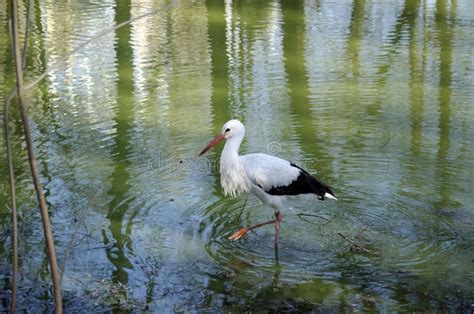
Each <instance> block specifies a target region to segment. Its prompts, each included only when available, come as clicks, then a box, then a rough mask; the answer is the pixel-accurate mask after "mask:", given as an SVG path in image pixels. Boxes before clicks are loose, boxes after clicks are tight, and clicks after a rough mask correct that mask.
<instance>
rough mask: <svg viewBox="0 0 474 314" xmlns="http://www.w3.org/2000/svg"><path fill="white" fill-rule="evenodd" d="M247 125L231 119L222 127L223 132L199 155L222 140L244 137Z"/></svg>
mask: <svg viewBox="0 0 474 314" xmlns="http://www.w3.org/2000/svg"><path fill="white" fill-rule="evenodd" d="M244 136H245V127H244V125H243V124H242V122H240V121H239V120H229V121H227V122H226V123H225V124H224V126H223V127H222V130H221V133H220V134H218V135H217V136H216V137H214V139H213V140H212V141H210V142H209V144H207V146H206V147H204V149H203V150H202V151H201V152H200V153H199V156H201V155H203V154H205V153H206V152H207V151H208V150H210V149H211V148H212V147H214V146H216V145H217V144H219V143H220V142H221V141H222V140H224V139H225V140H227V139H229V138H233V137H242V138H243V137H244Z"/></svg>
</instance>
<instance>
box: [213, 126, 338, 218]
mask: <svg viewBox="0 0 474 314" xmlns="http://www.w3.org/2000/svg"><path fill="white" fill-rule="evenodd" d="M224 130H229V131H226V132H227V133H229V136H228V137H226V139H227V141H226V144H225V146H224V149H223V151H222V155H221V159H220V173H221V185H222V188H223V190H224V194H226V195H230V196H236V195H239V194H241V193H248V192H252V193H253V194H254V195H256V196H257V197H258V198H260V199H261V200H262V202H264V203H265V204H268V205H270V206H271V207H273V208H274V209H276V210H278V209H279V208H281V207H282V205H283V204H284V201H285V200H286V199H287V198H288V197H290V196H295V195H301V194H306V195H312V196H314V198H316V196H317V195H319V196H320V197H321V198H322V199H324V198H329V199H334V200H336V198H335V197H334V194H333V193H332V191H331V190H330V188H329V187H328V186H326V185H324V184H323V183H321V182H319V181H318V180H317V179H315V178H314V177H312V176H311V175H309V174H308V173H307V172H306V171H304V170H303V169H301V168H299V167H298V166H296V165H294V164H292V163H290V162H289V161H286V160H284V159H281V158H278V157H275V156H271V155H267V154H248V155H243V156H240V155H239V147H240V144H241V143H242V140H243V139H244V136H245V127H244V125H243V124H242V123H240V121H237V120H230V121H229V122H227V123H226V124H225V125H224V127H223V131H224ZM226 132H225V131H224V132H223V134H226ZM315 184H316V185H315ZM318 184H320V186H318ZM312 185H315V186H314V187H313V186H312ZM298 189H300V190H298ZM313 190H314V191H317V192H318V193H317V194H316V193H314V192H312V191H313Z"/></svg>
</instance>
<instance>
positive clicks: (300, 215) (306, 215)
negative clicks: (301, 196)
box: [296, 213, 330, 225]
mask: <svg viewBox="0 0 474 314" xmlns="http://www.w3.org/2000/svg"><path fill="white" fill-rule="evenodd" d="M296 216H298V218H300V219H301V220H303V221H306V222H308V223H310V224H313V225H315V223H314V222H313V221H311V220H308V219H304V218H301V217H315V218H319V219H321V220H325V221H326V222H330V220H329V219H327V218H325V217H322V216H318V215H314V214H305V213H299V214H297V215H296Z"/></svg>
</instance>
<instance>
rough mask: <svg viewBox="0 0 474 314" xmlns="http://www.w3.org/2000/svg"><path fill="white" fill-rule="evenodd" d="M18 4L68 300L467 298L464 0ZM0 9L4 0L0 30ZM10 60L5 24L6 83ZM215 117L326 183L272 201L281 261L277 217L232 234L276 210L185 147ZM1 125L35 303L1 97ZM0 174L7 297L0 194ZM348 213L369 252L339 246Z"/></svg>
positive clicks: (455, 307) (354, 303) (470, 277)
mask: <svg viewBox="0 0 474 314" xmlns="http://www.w3.org/2000/svg"><path fill="white" fill-rule="evenodd" d="M31 2H32V6H31V7H30V13H31V21H30V22H29V27H30V36H29V38H28V50H27V54H26V80H27V81H31V80H33V79H34V78H36V77H37V76H38V75H40V74H41V73H42V72H44V71H45V70H46V69H47V68H48V67H50V66H54V68H53V70H52V71H51V72H50V73H49V74H48V76H47V77H46V79H45V80H43V81H42V82H41V83H39V84H38V85H37V86H36V87H35V88H34V89H33V90H31V91H29V92H28V103H29V105H30V112H31V117H32V121H31V123H32V129H33V136H34V139H35V144H36V150H37V153H38V158H39V164H40V169H41V175H42V180H43V183H44V187H45V191H46V194H47V198H48V204H49V207H50V212H51V217H52V221H53V224H54V233H55V239H56V243H57V251H58V254H59V265H63V264H64V261H65V258H66V257H67V259H66V262H65V265H66V271H65V273H64V278H63V290H64V298H65V307H66V309H67V310H68V311H71V312H72V311H92V310H94V311H108V310H112V311H133V310H135V311H145V310H148V311H156V312H158V311H160V310H163V309H168V310H176V311H193V310H196V311H209V310H215V309H221V308H223V309H225V310H234V311H242V310H256V309H266V310H321V311H327V310H332V311H351V310H363V311H371V310H375V311H417V310H449V311H472V309H473V308H472V304H474V289H473V287H474V272H473V269H474V265H473V261H474V250H473V243H474V209H473V205H472V204H473V201H474V198H473V194H474V173H473V169H474V161H473V158H472V156H473V155H474V145H473V141H472V139H473V138H474V127H473V125H474V109H473V107H472V104H473V103H474V83H473V82H474V80H473V76H474V68H473V64H474V57H473V54H472V52H471V51H472V49H473V47H474V37H473V36H472V34H473V33H474V24H473V16H474V5H473V4H472V3H471V2H470V1H468V0H457V1H447V0H436V1H417V0H406V1H394V2H386V1H365V0H354V1H340V2H334V1H319V0H306V1H276V0H275V1H231V0H226V1H216V0H208V1H193V2H190V1H165V0H157V1H150V2H140V1H134V0H127V1H116V2H112V1H105V2H64V1H59V2H58V1H50V0H46V1H36V0H34V1H31ZM26 4H27V1H23V2H21V3H20V16H22V20H21V30H22V32H23V33H22V38H24V30H25V28H26V19H25V16H26V10H27V6H26ZM151 10H156V12H155V13H154V14H151V15H147V16H145V17H143V18H140V19H137V20H134V21H133V22H132V23H131V24H130V25H129V26H127V27H123V28H120V29H118V30H116V31H115V32H111V33H109V34H106V35H104V36H102V37H100V38H98V39H97V40H95V41H94V42H93V43H91V44H90V45H88V46H86V47H85V48H84V49H83V50H81V51H79V52H77V53H76V54H74V55H72V56H71V57H69V58H67V60H65V61H64V62H62V61H61V58H62V56H64V55H65V53H67V52H68V51H71V50H72V49H74V48H75V47H77V46H79V45H80V44H81V43H83V42H84V41H85V40H87V39H89V38H91V37H92V36H94V35H95V34H97V33H98V32H100V31H102V30H104V29H106V28H108V27H110V26H111V25H114V24H118V23H120V22H122V21H125V20H127V19H130V18H136V17H138V16H140V15H142V14H144V13H146V12H150V11H151ZM8 18H9V16H8V5H7V1H3V2H0V28H1V32H2V34H7V33H8V23H7V21H8ZM13 74H14V73H13V63H12V57H11V48H10V43H9V40H8V37H7V36H0V90H1V92H0V101H1V102H4V101H5V99H6V97H7V95H8V93H9V91H10V89H11V88H12V87H13V85H14V80H13V79H14V75H13ZM230 118H238V119H241V120H242V121H243V122H244V123H245V124H246V127H247V139H246V141H245V142H244V143H243V146H242V152H243V153H247V152H258V151H260V152H270V153H272V154H276V155H279V156H281V157H283V158H287V159H290V160H292V161H294V162H296V163H298V164H301V165H302V166H304V167H306V168H308V170H310V171H311V172H312V173H315V174H317V175H318V176H320V177H321V178H322V179H324V180H325V181H327V182H328V183H330V184H331V185H333V186H334V190H335V193H336V195H337V196H338V199H339V201H338V202H337V203H334V202H333V203H330V202H318V203H308V202H307V201H303V200H301V201H296V202H294V203H292V204H291V208H288V209H287V210H285V211H284V216H285V218H284V223H283V225H282V227H283V229H282V242H281V246H282V248H281V252H280V254H279V259H278V261H277V260H276V259H275V255H274V251H273V246H272V240H273V229H272V228H267V229H262V230H258V231H257V233H256V234H251V235H249V236H248V238H247V239H245V240H243V241H240V242H230V241H228V240H227V237H228V235H229V234H230V233H231V232H232V231H235V229H236V228H238V227H240V226H242V225H245V224H251V223H256V222H258V221H263V220H267V219H269V218H270V217H271V216H272V210H271V209H269V208H267V207H265V206H264V205H262V204H261V203H259V201H258V200H257V199H256V198H254V197H252V196H250V197H248V198H247V197H246V196H240V197H237V198H235V199H231V198H227V197H224V196H223V195H222V193H221V187H220V183H219V175H218V173H217V169H218V165H217V161H218V159H219V153H220V151H221V148H218V149H216V150H214V151H212V152H210V154H209V155H207V156H206V157H205V158H197V156H196V155H197V153H198V152H199V151H200V149H201V148H202V146H203V145H204V144H205V143H206V142H207V141H208V140H209V138H210V137H211V136H212V135H213V134H215V133H216V132H218V131H219V130H220V128H221V126H222V124H223V123H224V122H225V121H226V120H228V119H230ZM11 129H12V132H13V146H14V152H13V155H14V160H15V174H16V176H17V181H18V185H19V187H18V204H19V210H20V213H21V217H20V220H21V225H20V230H21V241H20V251H21V252H20V257H21V261H20V262H21V265H20V266H21V276H20V282H19V287H20V291H19V292H20V293H19V304H20V306H21V308H22V309H35V310H39V311H41V310H43V311H47V310H50V308H51V302H50V301H51V299H52V298H51V287H50V283H49V274H48V267H47V259H46V255H45V252H44V249H43V247H44V243H43V239H42V230H41V222H40V220H39V214H38V211H37V209H36V205H35V198H34V195H33V189H32V187H31V184H30V181H29V172H28V168H27V163H26V155H25V152H24V151H23V142H22V141H23V140H22V136H21V128H20V127H19V115H18V112H17V109H16V108H13V110H12V125H11ZM0 150H1V153H2V155H3V156H4V155H5V152H4V147H3V146H1V148H0ZM2 160H4V159H2ZM0 171H2V172H1V173H3V174H5V173H6V165H5V163H1V164H0ZM1 179H2V180H1V187H2V188H1V190H0V226H1V229H0V237H1V239H2V241H1V242H0V270H1V272H2V274H6V275H5V276H3V277H1V278H0V280H1V283H0V285H1V286H2V290H1V291H0V300H1V302H2V303H1V305H0V309H2V310H5V309H7V308H8V305H9V301H10V294H9V293H10V291H9V289H10V278H11V275H10V263H11V239H10V231H9V230H10V225H9V221H10V218H9V209H8V208H9V207H8V206H9V201H10V200H9V193H8V192H9V189H8V186H7V178H6V176H2V177H1ZM244 204H245V208H244V210H242V208H243V206H244ZM298 214H304V215H306V216H302V215H298ZM315 215H316V216H315ZM365 227H367V229H366V231H365V232H364V233H363V234H361V235H360V238H359V241H360V244H361V245H363V246H364V247H365V248H367V249H369V250H370V251H372V252H374V253H375V254H373V255H370V254H364V253H360V252H356V251H350V250H349V248H350V244H349V243H347V242H346V241H344V240H343V239H342V238H341V237H340V236H339V235H338V233H342V234H344V235H346V236H348V237H356V236H357V234H359V232H360V231H361V230H363V229H364V228H365Z"/></svg>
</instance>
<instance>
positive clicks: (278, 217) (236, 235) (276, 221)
mask: <svg viewBox="0 0 474 314" xmlns="http://www.w3.org/2000/svg"><path fill="white" fill-rule="evenodd" d="M281 219H282V216H281V214H280V212H276V213H275V219H272V220H269V221H266V222H262V223H259V224H256V225H253V226H251V227H243V228H242V229H240V230H238V231H237V232H235V233H234V234H232V235H231V236H230V237H229V238H228V239H229V240H238V239H240V238H242V237H243V236H244V235H246V234H247V232H249V231H250V230H253V229H256V228H259V227H263V226H266V225H270V224H275V230H276V229H277V225H278V233H280V221H281ZM275 247H276V244H275Z"/></svg>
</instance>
